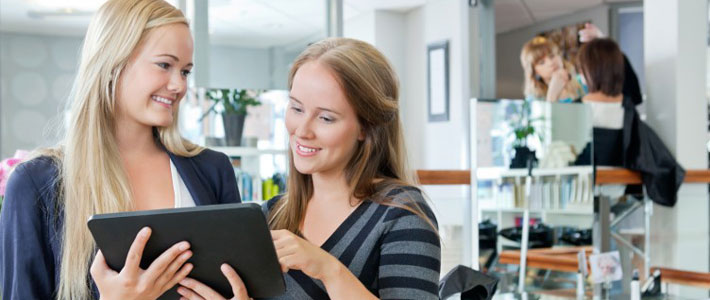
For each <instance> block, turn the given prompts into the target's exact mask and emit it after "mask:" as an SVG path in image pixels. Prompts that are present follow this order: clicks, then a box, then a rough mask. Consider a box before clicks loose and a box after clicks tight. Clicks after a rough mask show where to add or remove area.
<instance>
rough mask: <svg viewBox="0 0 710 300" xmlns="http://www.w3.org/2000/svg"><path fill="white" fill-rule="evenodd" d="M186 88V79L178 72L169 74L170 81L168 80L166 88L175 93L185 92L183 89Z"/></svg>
mask: <svg viewBox="0 0 710 300" xmlns="http://www.w3.org/2000/svg"><path fill="white" fill-rule="evenodd" d="M186 88H187V80H185V78H184V77H183V76H182V74H180V72H177V74H173V75H171V76H170V82H168V90H169V91H170V92H173V93H176V94H181V93H183V92H185V89H186Z"/></svg>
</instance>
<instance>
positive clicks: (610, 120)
mask: <svg viewBox="0 0 710 300" xmlns="http://www.w3.org/2000/svg"><path fill="white" fill-rule="evenodd" d="M584 103H587V104H589V106H590V107H591V108H592V125H593V126H594V127H597V128H606V129H622V128H624V107H622V106H621V102H617V103H609V102H596V101H585V102H584Z"/></svg>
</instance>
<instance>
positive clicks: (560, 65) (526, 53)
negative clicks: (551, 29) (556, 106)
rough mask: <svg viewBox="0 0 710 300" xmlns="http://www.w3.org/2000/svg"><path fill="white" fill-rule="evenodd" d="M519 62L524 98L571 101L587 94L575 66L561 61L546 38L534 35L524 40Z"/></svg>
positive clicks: (557, 48)
mask: <svg viewBox="0 0 710 300" xmlns="http://www.w3.org/2000/svg"><path fill="white" fill-rule="evenodd" d="M520 64H521V65H522V67H523V71H524V74H525V86H524V91H523V93H524V94H525V99H526V100H544V101H552V102H557V101H559V102H573V101H576V100H579V99H580V98H581V97H582V96H584V94H585V93H586V91H585V90H584V87H583V85H582V83H581V82H580V80H581V79H580V77H579V76H577V74H576V72H575V69H574V66H573V65H572V64H570V63H569V62H566V61H564V59H563V58H562V55H561V52H560V49H559V47H558V46H557V45H556V44H555V43H554V42H552V41H551V40H550V39H548V38H546V37H542V36H536V37H534V38H532V39H531V40H530V41H528V42H527V43H525V45H524V46H523V49H522V50H521V52H520Z"/></svg>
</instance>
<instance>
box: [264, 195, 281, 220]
mask: <svg viewBox="0 0 710 300" xmlns="http://www.w3.org/2000/svg"><path fill="white" fill-rule="evenodd" d="M283 196H284V195H283V194H281V195H276V196H274V197H273V198H271V199H269V200H267V201H265V202H264V203H262V204H261V210H262V211H263V212H264V214H265V215H268V214H269V212H271V209H272V208H274V205H276V203H278V202H279V200H281V198H283Z"/></svg>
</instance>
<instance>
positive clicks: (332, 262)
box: [317, 256, 345, 284]
mask: <svg viewBox="0 0 710 300" xmlns="http://www.w3.org/2000/svg"><path fill="white" fill-rule="evenodd" d="M344 269H345V266H344V265H343V264H342V263H341V262H340V261H339V260H338V259H337V258H335V257H334V256H330V257H329V259H328V263H326V265H325V268H324V269H323V273H322V274H321V278H317V279H318V280H320V281H322V282H323V284H327V283H328V282H333V281H335V280H337V278H340V275H341V274H342V273H343V270H344Z"/></svg>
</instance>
